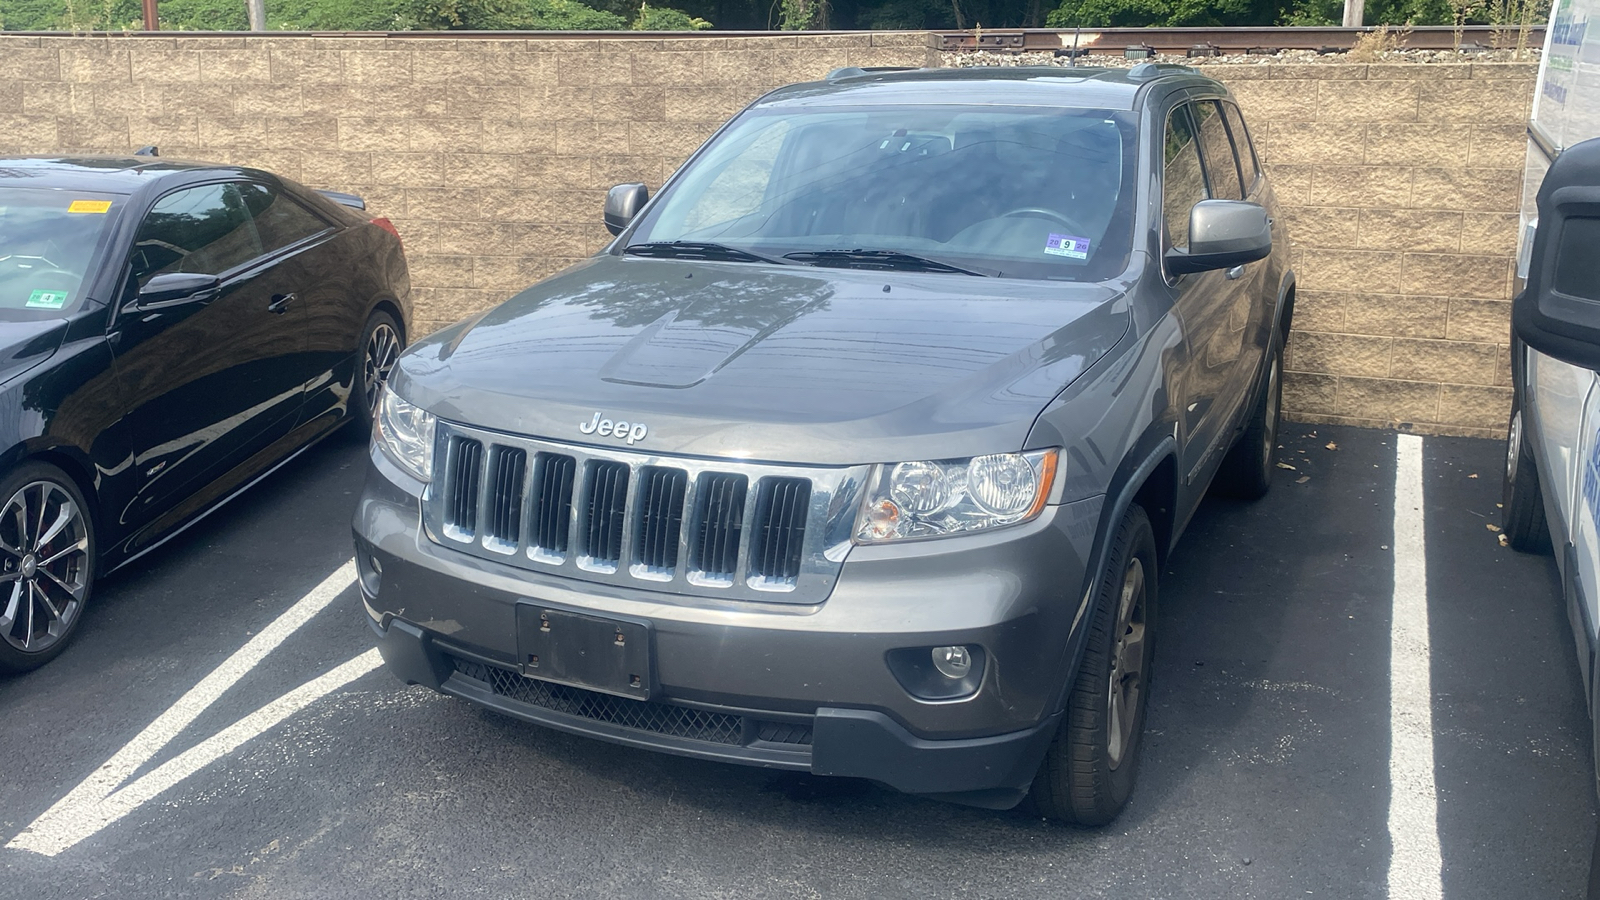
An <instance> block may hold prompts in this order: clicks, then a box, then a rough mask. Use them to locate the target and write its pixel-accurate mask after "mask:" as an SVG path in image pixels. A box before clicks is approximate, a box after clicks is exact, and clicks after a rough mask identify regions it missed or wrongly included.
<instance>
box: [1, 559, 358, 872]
mask: <svg viewBox="0 0 1600 900" xmlns="http://www.w3.org/2000/svg"><path fill="white" fill-rule="evenodd" d="M354 582H355V563H354V561H350V562H346V563H345V564H344V565H342V566H340V567H339V568H338V570H336V571H335V572H334V573H333V574H332V575H329V576H328V577H327V578H325V579H323V581H322V583H321V584H319V585H317V586H316V587H315V588H312V590H311V592H310V593H309V594H306V595H305V596H304V597H302V598H300V600H298V601H296V603H295V604H294V605H293V606H291V607H289V609H288V610H286V611H285V612H284V613H283V614H282V615H280V616H278V618H276V619H274V620H273V621H272V624H270V625H268V626H267V627H266V628H264V629H262V630H261V632H260V633H259V634H257V635H256V636H255V637H253V638H251V639H250V641H249V642H248V643H246V644H245V645H244V646H243V647H240V648H239V649H238V650H237V651H235V652H234V654H233V655H232V656H230V657H228V658H227V659H226V660H224V661H223V663H222V664H221V665H219V666H217V667H216V668H215V669H213V670H212V671H211V673H210V674H209V675H207V676H206V677H205V678H202V679H201V680H200V683H199V684H197V685H195V686H194V687H193V688H190V689H189V692H188V693H186V694H184V695H183V696H182V697H180V698H178V702H176V703H174V704H173V705H172V706H171V707H170V708H168V709H167V710H166V711H165V712H163V713H162V714H161V715H160V716H157V717H156V720H155V721H154V722H151V723H150V724H149V725H148V726H146V727H145V729H144V730H143V731H141V732H139V734H138V735H137V736H136V737H134V739H133V740H131V741H129V742H128V743H127V745H125V746H124V747H123V748H122V749H121V750H118V751H117V752H116V753H115V754H114V755H113V756H112V757H111V759H109V760H107V761H106V764H105V765H103V766H101V767H100V768H99V769H97V770H95V771H94V773H93V774H91V775H90V776H89V777H88V778H85V779H84V780H83V781H82V782H81V783H79V784H78V786H77V787H75V788H73V789H72V790H71V792H69V793H68V794H67V795H66V796H65V797H63V798H61V800H59V801H58V802H57V803H56V804H55V805H54V806H52V807H50V808H49V809H47V810H45V812H44V814H43V815H41V816H39V818H37V819H35V820H34V821H33V824H31V825H29V826H28V827H27V828H25V829H23V831H22V833H21V834H18V835H17V836H16V837H14V838H12V840H11V842H10V843H8V844H6V847H7V848H9V849H13V850H28V851H32V852H34V853H41V854H44V855H45V856H55V855H56V854H58V853H61V852H62V851H64V850H67V849H69V848H71V847H72V846H73V845H75V844H77V843H78V842H79V841H82V840H83V839H85V838H87V837H89V836H90V835H92V834H94V833H96V832H98V831H100V830H101V829H102V828H105V827H106V826H107V825H110V824H111V823H113V822H115V821H117V820H118V819H120V818H122V817H123V816H125V815H127V814H128V813H130V812H132V811H133V810H134V809H137V808H138V807H139V806H140V805H141V804H143V803H146V802H148V801H149V800H151V799H153V798H154V797H156V796H157V795H159V794H160V793H161V792H162V791H165V790H167V789H168V788H170V787H172V786H173V785H175V784H177V783H178V782H180V781H182V780H183V779H184V778H187V777H188V776H190V775H192V774H194V773H195V772H197V771H199V770H200V769H201V768H204V767H205V766H207V765H209V764H210V763H212V762H215V761H216V760H217V759H220V758H221V757H223V756H225V755H227V754H228V753H230V752H232V751H233V750H234V749H236V748H238V747H239V746H240V745H241V744H243V743H244V742H245V741H248V740H250V739H251V738H253V737H255V736H256V735H259V734H261V733H262V732H264V731H266V730H267V729H269V728H271V727H273V726H274V725H276V724H278V723H279V722H281V721H283V720H284V719H285V718H287V717H288V716H290V715H292V714H293V713H295V712H296V711H298V710H300V709H303V708H305V706H306V705H308V704H310V703H311V702H313V701H315V700H316V699H318V698H319V697H322V696H325V695H327V694H329V693H331V692H333V691H336V690H338V689H339V688H340V687H343V686H344V685H346V684H348V683H350V682H351V681H354V680H355V679H357V678H359V677H361V676H362V675H365V674H366V673H368V672H370V671H372V670H373V669H375V668H377V667H378V666H379V665H380V663H381V660H380V659H379V657H378V653H377V651H376V650H369V651H367V652H366V653H363V654H361V655H360V656H358V657H356V658H355V659H352V660H350V661H349V662H346V663H344V664H343V665H341V666H339V667H338V668H335V669H333V670H332V671H330V672H328V673H326V674H324V675H322V676H320V677H318V678H315V679H313V680H311V681H309V682H307V683H306V684H303V685H301V686H300V687H298V688H296V689H295V690H293V691H290V692H289V693H288V694H285V695H283V696H282V697H279V698H278V699H276V700H274V701H272V702H271V703H268V704H267V705H266V706H263V707H261V708H260V709H258V710H256V711H255V712H253V713H251V714H250V715H248V716H246V717H244V718H243V719H240V720H239V721H238V722H235V723H234V724H233V725H230V726H228V727H227V728H226V729H224V730H222V731H220V732H218V733H217V734H215V735H212V736H211V737H209V738H207V739H206V740H204V741H202V742H201V743H199V744H198V745H196V746H194V747H192V748H190V749H189V750H186V751H184V752H183V753H181V754H179V755H178V756H176V757H174V758H173V759H170V760H168V761H167V762H165V763H163V764H162V765H160V766H158V767H157V768H156V769H155V770H154V771H151V772H148V773H146V774H145V775H143V776H141V777H140V778H139V779H138V780H136V781H134V782H133V783H131V784H129V785H127V786H126V787H120V786H121V785H122V783H123V782H124V781H126V780H127V779H128V778H129V777H130V776H131V775H132V774H133V773H134V772H136V771H138V770H139V768H140V767H141V766H143V765H144V764H145V763H147V762H149V761H150V760H151V759H153V758H154V757H155V755H156V754H157V753H160V752H161V750H162V748H163V747H165V746H167V744H169V743H171V742H172V740H173V739H174V738H176V737H177V736H178V735H179V733H181V732H182V731H183V730H184V729H185V728H186V727H188V726H189V725H190V724H191V723H192V722H194V720H195V719H196V718H198V717H199V715H200V714H201V713H203V712H205V711H206V709H207V708H209V707H210V706H211V705H212V704H214V703H216V702H217V700H218V699H219V698H221V697H222V695H223V694H224V693H225V692H227V690H228V689H229V688H231V687H233V686H234V685H235V684H237V683H238V682H239V680H240V679H242V678H243V677H244V676H245V675H247V674H249V672H250V671H251V670H252V669H254V668H255V667H256V665H258V664H259V663H260V662H261V660H262V659H264V658H266V655H267V654H268V653H271V652H272V651H273V649H275V648H276V647H277V646H278V645H279V644H282V643H283V641H284V639H286V638H287V637H289V635H291V634H293V633H294V632H295V631H296V630H297V629H299V628H300V626H302V625H304V624H305V623H306V622H308V621H310V620H311V618H312V617H313V616H315V615H316V614H317V613H319V612H321V611H322V610H323V609H325V608H326V607H327V606H328V604H329V603H332V602H333V600H334V599H335V598H337V597H338V596H339V595H340V594H341V593H343V592H344V591H345V589H347V588H349V587H350V586H351V585H352V584H353V583H354Z"/></svg>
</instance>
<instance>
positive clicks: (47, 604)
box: [0, 462, 97, 673]
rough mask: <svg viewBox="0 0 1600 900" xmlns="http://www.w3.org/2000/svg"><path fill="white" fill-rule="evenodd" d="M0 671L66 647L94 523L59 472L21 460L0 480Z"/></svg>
mask: <svg viewBox="0 0 1600 900" xmlns="http://www.w3.org/2000/svg"><path fill="white" fill-rule="evenodd" d="M0 498H4V500H3V503H4V506H0V672H11V673H18V672H26V671H28V670H30V669H35V668H38V667H39V666H42V665H44V664H45V663H47V662H49V661H50V660H52V659H54V658H55V657H56V656H57V655H59V654H60V653H61V651H62V650H64V649H66V645H67V642H68V641H69V640H71V638H72V635H73V634H74V633H75V632H76V631H77V628H78V623H79V622H80V621H81V620H82V618H83V610H84V606H85V605H86V604H87V603H88V602H89V592H90V590H91V588H92V587H93V585H94V574H95V552H96V550H97V548H96V546H95V539H94V520H93V516H92V515H91V514H90V511H89V508H88V506H87V504H86V503H85V502H84V499H83V493H82V492H81V491H80V490H79V489H78V486H77V484H76V483H74V482H73V480H72V479H71V478H70V477H68V476H67V474H66V473H65V472H62V471H61V470H60V469H57V468H56V467H54V466H50V465H45V464H43V463H37V462H34V463H24V464H22V465H21V466H18V467H17V468H16V469H15V470H13V471H12V472H11V474H10V475H9V476H7V477H6V478H5V479H4V480H3V481H0Z"/></svg>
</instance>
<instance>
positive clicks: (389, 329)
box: [350, 309, 405, 433]
mask: <svg viewBox="0 0 1600 900" xmlns="http://www.w3.org/2000/svg"><path fill="white" fill-rule="evenodd" d="M404 348H405V342H404V340H403V339H402V338H401V337H400V323H398V322H396V321H395V319H394V316H391V315H389V314H388V313H386V312H384V311H383V310H381V309H380V310H378V311H377V312H374V313H373V314H372V318H370V319H368V320H367V327H366V328H364V329H362V331H361V349H360V354H359V356H358V358H357V361H356V383H355V387H354V388H353V389H352V390H351V391H350V418H351V419H354V420H355V422H356V427H357V428H359V429H361V430H362V431H363V433H367V432H371V431H372V422H373V419H375V418H376V417H377V412H378V397H379V395H380V394H381V393H382V391H383V383H384V382H385V381H387V380H389V372H390V371H392V370H393V369H394V363H395V360H397V359H399V358H400V351H401V350H403V349H404Z"/></svg>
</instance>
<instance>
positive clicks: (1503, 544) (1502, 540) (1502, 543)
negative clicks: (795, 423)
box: [1499, 534, 1511, 547]
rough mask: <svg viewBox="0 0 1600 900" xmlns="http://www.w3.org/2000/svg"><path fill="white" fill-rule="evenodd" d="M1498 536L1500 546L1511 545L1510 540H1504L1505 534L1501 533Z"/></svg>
mask: <svg viewBox="0 0 1600 900" xmlns="http://www.w3.org/2000/svg"><path fill="white" fill-rule="evenodd" d="M1499 537H1500V546H1502V547H1509V546H1511V542H1510V541H1508V540H1506V536H1505V535H1503V534H1502V535H1500V536H1499Z"/></svg>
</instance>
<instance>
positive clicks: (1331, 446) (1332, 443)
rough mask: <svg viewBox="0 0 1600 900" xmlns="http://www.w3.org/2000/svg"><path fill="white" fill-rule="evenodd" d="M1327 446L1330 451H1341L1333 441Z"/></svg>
mask: <svg viewBox="0 0 1600 900" xmlns="http://www.w3.org/2000/svg"><path fill="white" fill-rule="evenodd" d="M1325 446H1327V448H1328V449H1329V450H1337V449H1339V445H1338V444H1335V443H1334V442H1333V441H1329V442H1328V443H1327V444H1326V445H1325Z"/></svg>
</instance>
